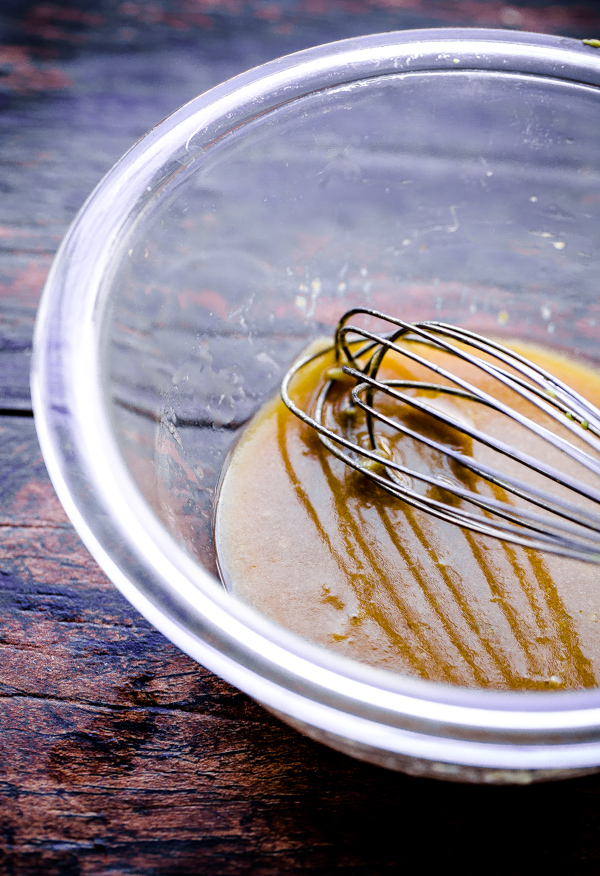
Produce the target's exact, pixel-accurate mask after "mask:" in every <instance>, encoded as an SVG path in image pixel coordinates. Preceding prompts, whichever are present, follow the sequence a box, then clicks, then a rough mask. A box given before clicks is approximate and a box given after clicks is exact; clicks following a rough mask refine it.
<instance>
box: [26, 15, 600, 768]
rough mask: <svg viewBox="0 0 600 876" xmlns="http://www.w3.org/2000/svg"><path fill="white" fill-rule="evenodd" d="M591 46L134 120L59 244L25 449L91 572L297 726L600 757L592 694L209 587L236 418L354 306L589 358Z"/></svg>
mask: <svg viewBox="0 0 600 876" xmlns="http://www.w3.org/2000/svg"><path fill="white" fill-rule="evenodd" d="M599 85H600V52H599V51H598V50H595V49H593V48H591V47H586V46H584V45H582V44H580V43H578V42H576V41H573V40H568V39H560V38H555V37H549V36H541V35H535V34H515V33H508V32H503V31H485V30H430V31H410V32H404V33H388V34H383V35H378V36H366V37H363V38H359V39H353V40H348V41H345V42H341V43H337V44H332V45H327V46H323V47H319V48H315V49H311V50H308V51H305V52H301V53H300V54H297V55H293V56H290V57H286V58H282V59H280V60H277V61H274V62H272V63H270V64H267V65H265V66H264V67H261V68H258V69H255V70H251V71H250V72H248V73H245V74H243V75H242V76H239V77H237V78H236V79H234V80H232V81H230V82H226V83H225V84H223V85H220V86H219V87H217V88H215V89H214V90H213V91H211V92H209V93H208V94H205V95H202V96H200V97H198V98H197V99H195V100H193V101H192V102H191V103H189V104H187V105H186V106H184V107H183V108H181V109H180V110H179V111H177V112H176V113H174V114H173V115H172V116H170V117H169V118H167V119H166V120H165V121H163V122H162V123H161V124H160V125H158V126H157V127H156V128H154V129H153V130H152V131H150V132H149V133H148V134H147V135H146V136H145V137H144V138H143V139H142V140H141V141H140V142H139V143H137V144H136V145H135V146H134V147H133V148H132V149H131V151H130V152H128V153H127V154H126V155H125V156H124V158H122V159H121V161H120V162H119V163H118V164H117V165H116V166H115V167H114V168H113V170H112V171H111V172H110V173H109V174H108V175H107V176H106V178H105V179H104V180H103V181H102V183H101V184H100V185H99V186H98V188H97V189H96V191H95V192H94V193H93V194H92V196H91V197H90V198H89V200H88V201H87V203H86V204H85V206H84V207H83V209H82V211H81V212H80V214H79V216H78V217H77V219H76V221H75V223H74V224H73V227H72V228H71V230H70V232H69V234H68V235H67V237H66V239H65V241H64V242H63V244H62V246H61V248H60V251H59V253H58V255H57V257H56V261H55V263H54V266H53V269H52V271H51V274H50V276H49V279H48V283H47V287H46V290H45V292H44V296H43V300H42V304H41V307H40V312H39V319H38V323H37V328H36V337H35V351H34V364H33V377H32V386H33V398H34V405H35V415H36V422H37V426H38V430H39V437H40V441H41V444H42V449H43V452H44V456H45V459H46V462H47V465H48V469H49V471H50V474H51V477H52V479H53V482H54V484H55V487H56V489H57V491H58V493H59V496H60V498H61V499H62V501H63V503H64V505H65V507H66V509H67V511H68V513H69V515H70V517H71V519H72V520H73V522H74V524H75V526H76V528H77V530H78V531H79V533H80V535H81V537H82V538H83V540H84V542H85V543H86V545H87V547H88V548H89V550H90V551H91V553H92V554H93V555H94V557H95V558H96V559H97V561H98V562H99V563H100V565H101V566H102V568H103V569H104V570H105V571H106V573H107V574H108V575H109V576H110V578H111V579H112V580H113V581H114V583H115V584H116V586H117V587H118V588H119V589H120V590H121V591H122V592H123V593H124V594H125V596H126V597H127V598H128V599H129V600H130V601H131V602H132V603H133V604H134V605H135V606H136V607H137V608H138V609H139V611H140V612H142V614H144V615H145V616H146V617H147V618H148V619H149V620H150V621H151V622H152V623H153V624H154V625H155V626H156V627H157V628H158V629H160V630H161V631H162V632H163V633H164V634H165V635H166V636H168V637H169V638H170V639H171V640H172V641H173V642H175V643H176V644H177V645H178V646H179V647H180V648H182V649H183V650H184V651H186V652H187V653H188V654H190V655H191V656H192V657H193V658H195V659H196V660H198V661H199V662H201V663H202V664H204V665H205V666H207V667H209V668H210V669H211V670H213V671H214V672H216V673H218V674H220V675H221V676H223V677H224V678H226V679H227V680H228V681H230V682H231V683H233V684H234V685H236V686H237V687H239V688H240V689H242V690H244V691H246V692H247V693H248V694H249V695H250V696H252V697H254V698H255V699H257V700H259V701H260V702H261V703H263V704H264V705H265V706H266V707H267V708H269V709H271V710H272V711H274V712H276V713H277V714H279V715H280V716H281V717H282V718H283V720H285V721H287V722H288V723H290V724H292V725H293V726H295V727H297V728H298V729H300V730H302V731H304V732H306V733H308V734H309V735H311V736H313V737H314V738H316V739H320V740H322V741H323V742H325V743H327V744H329V745H331V746H333V747H335V748H338V749H340V750H342V751H345V752H348V753H349V754H352V755H354V756H356V757H359V758H363V759H366V760H370V761H372V762H374V763H378V764H382V765H384V766H387V767H390V768H393V769H400V770H405V771H407V772H411V773H414V774H425V775H433V776H441V777H447V778H448V777H449V778H457V779H460V780H463V781H485V782H506V781H531V780H534V779H540V778H548V777H555V776H566V775H572V774H575V773H578V772H582V771H586V770H588V771H589V770H595V769H597V768H599V767H600V694H599V693H598V691H597V690H587V691H582V692H575V693H521V694H510V693H502V692H493V691H477V690H466V689H461V688H456V687H449V686H444V685H439V684H432V683H427V682H424V681H418V680H415V679H409V678H405V677H402V676H400V675H397V674H393V673H391V672H385V671H382V670H376V669H372V668H369V667H366V666H363V665H359V664H357V663H353V662H351V661H349V660H345V659H344V658H342V657H339V656H337V655H335V654H331V653H328V652H327V651H325V650H323V649H322V648H319V647H317V646H315V645H311V644H310V643H308V642H306V641H304V640H302V639H300V638H298V637H296V636H294V635H293V634H292V633H290V632H289V631H287V630H285V629H282V628H280V627H278V626H276V625H275V624H274V623H272V622H270V621H269V620H267V619H266V618H264V617H262V616H261V615H259V614H258V613H257V612H256V611H254V610H253V609H252V608H251V607H249V606H248V605H245V604H242V603H241V602H240V601H237V600H236V599H235V598H233V597H232V596H230V595H229V594H228V593H226V592H225V591H224V590H223V588H222V587H221V586H220V584H219V582H218V580H217V579H216V575H215V552H214V544H213V535H212V515H213V503H214V499H215V489H216V486H217V483H218V478H219V472H220V469H221V466H222V464H223V461H224V459H225V457H226V455H227V453H228V450H229V449H230V447H231V446H232V444H233V442H234V441H235V440H236V436H237V435H238V433H239V431H240V429H241V428H242V427H243V425H244V423H246V422H247V420H248V418H249V417H250V416H251V415H252V414H253V413H254V412H255V411H256V410H257V409H258V407H259V406H260V404H261V403H262V402H263V401H264V400H266V399H267V398H268V397H269V396H271V395H272V393H273V392H274V391H275V390H276V388H277V386H278V384H279V382H280V380H281V377H282V375H283V373H284V372H285V370H286V368H287V366H288V365H289V363H290V362H291V360H292V359H293V357H294V356H295V355H296V354H297V353H298V352H299V351H300V350H301V349H302V348H303V347H304V346H305V345H306V343H307V342H308V341H309V340H310V339H311V338H313V337H315V336H317V335H321V334H323V333H330V332H331V330H332V326H333V325H334V324H335V322H336V320H337V318H338V317H339V316H340V315H341V313H342V312H343V311H344V310H345V309H346V308H348V307H350V306H354V305H358V304H366V305H370V306H374V307H378V308H380V309H382V310H386V311H389V312H394V313H396V314H400V315H402V316H403V317H404V318H408V319H410V318H419V319H423V318H427V317H430V316H432V315H435V316H436V317H442V318H444V319H446V320H448V321H451V322H456V323H460V324H463V325H468V326H470V327H473V328H474V329H475V330H478V331H482V332H484V333H490V332H492V333H493V334H494V335H496V336H498V335H502V334H507V335H510V337H515V336H517V337H521V338H523V339H526V340H533V341H543V342H544V343H546V344H551V345H553V346H556V347H557V348H558V349H560V350H561V351H563V352H567V353H568V352H570V351H576V352H577V353H578V355H579V356H584V357H587V358H588V359H589V360H590V361H591V362H592V363H596V364H597V365H598V366H599V367H600V344H599V340H600V308H599V304H598V295H597V284H598V277H599V276H600V248H599V246H598V242H599V232H600V150H599V149H598V142H599V135H600V123H599V119H600V92H599V91H598V86H599Z"/></svg>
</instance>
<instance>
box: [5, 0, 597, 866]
mask: <svg viewBox="0 0 600 876" xmlns="http://www.w3.org/2000/svg"><path fill="white" fill-rule="evenodd" d="M448 25H466V26H473V25H480V26H489V27H507V28H516V29H523V30H538V31H544V32H548V33H557V34H563V35H567V36H573V37H577V38H587V37H595V36H600V8H599V7H598V6H597V4H596V3H592V2H579V3H577V2H574V3H566V2H561V3H554V4H553V5H552V6H548V7H546V4H545V3H543V2H537V0H528V2H526V0H519V2H515V3H510V5H509V4H505V3H503V2H484V0H458V2H445V0H437V2H436V0H432V2H428V0H369V2H358V0H333V2H328V0H223V2H211V0H148V2H141V0H96V2H94V3H92V2H88V3H86V2H84V0H71V2H67V0H63V2H55V3H51V2H48V3H42V2H31V0H2V4H1V5H0V496H1V499H2V501H1V503H0V751H1V755H0V873H2V874H4V873H5V874H10V876H12V874H15V876H18V874H28V873H41V874H48V876H52V874H68V876H71V874H72V876H78V874H93V876H97V874H183V873H192V874H196V873H197V874H246V873H248V874H280V873H281V874H288V873H289V874H294V873H304V872H307V873H311V874H329V873H334V872H335V873H337V872H339V873H342V874H380V873H395V872H401V871H402V869H403V867H404V866H406V865H408V866H411V867H412V868H415V867H418V869H419V871H422V872H428V871H432V870H433V868H434V867H436V868H437V867H440V866H449V865H451V864H458V865H460V866H462V867H463V869H464V872H467V873H470V872H480V871H484V872H486V871H487V872H492V873H494V872H500V871H503V872H507V873H510V874H520V873H529V872H534V873H535V872H539V871H540V870H541V869H549V870H551V871H552V870H555V871H557V870H559V869H561V870H563V871H564V872H567V873H569V874H578V873H597V872H598V871H599V869H600V776H598V777H594V776H592V777H588V778H584V779H579V780H572V781H569V782H561V783H554V784H548V785H538V786H532V787H522V788H521V787H509V788H493V787H470V786H461V785H453V784H443V783H437V782H433V781H426V780H417V779H413V778H410V777H407V776H403V775H400V774H393V773H388V772H385V771H384V770H380V769H377V768H375V767H371V766H369V765H365V764H361V763H358V762H355V761H353V760H350V759H348V758H346V757H344V756H342V755H340V754H337V753H335V752H332V751H329V750H327V749H325V748H323V747H321V746H319V745H317V744H315V743H313V742H311V741H309V740H307V739H305V738H303V737H301V736H299V735H298V734H297V733H295V732H293V731H292V730H289V729H288V728H286V727H285V726H283V725H282V724H280V723H279V722H278V721H276V720H275V719H274V718H272V717H271V716H270V715H268V714H267V713H266V712H264V711H263V710H262V709H261V708H260V707H259V706H257V705H256V704H254V703H253V702H252V701H250V700H249V699H248V698H247V697H246V696H244V695H243V694H241V693H239V692H238V691H236V690H234V689H233V688H231V687H230V686H229V685H227V684H226V683H225V682H223V681H221V680H220V679H218V678H216V677H215V676H214V675H212V674H211V673H210V672H208V671H207V670H205V669H203V668H202V667H201V666H198V665H197V664H195V663H193V662H192V661H191V660H189V659H188V658H187V657H186V656H184V655H183V654H181V653H180V652H179V651H178V650H177V649H176V648H174V647H173V646H172V645H171V644H170V643H169V642H168V641H166V640H165V639H164V638H163V637H162V636H161V635H160V634H159V633H157V632H156V631H155V630H154V629H152V628H151V627H150V626H149V624H148V623H147V622H146V621H145V620H144V619H143V618H141V617H140V616H139V615H138V614H137V613H136V612H135V610H134V609H132V608H131V607H130V606H129V605H128V603H126V602H125V600H124V599H123V598H122V597H121V596H120V594H119V593H118V592H117V591H116V590H115V589H114V588H113V587H112V585H111V584H110V583H109V582H108V580H107V579H106V578H105V576H104V575H103V573H102V572H101V571H100V570H99V569H98V567H97V566H96V564H95V563H94V562H93V561H92V560H91V558H90V557H89V555H88V554H87V552H86V550H85V549H84V547H83V546H82V544H81V542H80V541H79V539H78V537H77V536H76V534H75V533H74V531H73V529H72V527H71V525H70V524H69V522H68V521H67V519H66V517H65V515H64V512H63V511H62V509H61V507H60V505H59V503H58V500H57V499H56V497H55V495H54V493H53V490H52V487H51V485H50V483H49V480H48V477H47V475H46V472H45V468H44V464H43V462H42V459H41V455H40V450H39V447H38V444H37V440H36V437H35V432H34V425H33V419H32V416H31V402H30V396H29V388H28V371H29V361H30V354H31V339H32V330H33V322H34V317H35V311H36V307H37V303H38V300H39V296H40V292H41V289H42V285H43V282H44V279H45V277H46V274H47V271H48V268H49V265H50V262H51V260H52V256H53V254H54V252H55V250H56V248H57V246H58V243H59V242H60V240H61V238H62V236H63V235H64V233H65V231H66V230H67V227H68V225H69V223H70V222H71V220H72V219H73V217H74V215H75V213H76V211H77V209H78V208H79V207H80V206H81V204H82V202H83V200H84V198H85V197H86V195H87V194H88V193H89V192H90V191H91V189H92V188H93V186H94V185H95V184H96V182H98V180H99V179H100V178H101V177H102V175H103V174H104V173H105V172H106V171H107V170H108V169H109V168H110V166H111V165H112V164H113V162H114V161H115V160H116V159H117V158H118V157H119V156H120V155H121V154H122V153H123V152H124V151H125V150H126V149H127V148H128V146H130V145H131V144H132V143H133V142H134V141H135V140H136V139H137V138H138V137H139V136H140V135H141V134H143V133H144V131H145V130H147V129H148V128H149V127H150V126H152V125H153V124H155V123H156V122H157V121H159V120H160V119H161V118H162V117H163V116H165V115H166V114H167V113H169V112H170V111H172V110H174V109H176V108H177V107H178V106H179V105H181V104H182V103H183V102H185V101H186V100H188V99H190V98H191V97H193V96H195V95H196V94H198V93H200V92H202V91H204V90H206V89H207V88H209V87H210V86H212V85H214V84H217V83H218V82H220V81H222V80H223V79H226V78H228V77H230V76H232V75H234V74H235V73H238V72H240V71H242V70H244V69H246V68H248V67H251V66H254V65H256V64H259V63H262V62H264V61H267V60H269V59H271V58H274V57H277V56H278V55H281V54H285V53H287V52H291V51H295V50H298V49H301V48H305V47H308V46H310V45H315V44H317V43H321V42H326V41H329V40H333V39H338V38H343V37H349V36H354V35H358V34H361V33H369V32H377V31H383V30H393V29H402V28H414V27H430V26H448Z"/></svg>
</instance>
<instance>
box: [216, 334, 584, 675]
mask: <svg viewBox="0 0 600 876" xmlns="http://www.w3.org/2000/svg"><path fill="white" fill-rule="evenodd" d="M511 346H513V348H517V349H518V350H519V351H520V352H523V353H524V354H525V355H527V356H529V357H530V358H532V359H535V361H537V362H539V363H540V364H541V365H543V366H544V367H545V368H547V370H548V371H550V372H552V373H554V374H556V375H557V376H559V377H560V378H562V379H563V380H564V381H565V383H568V384H569V385H571V386H572V387H573V388H575V389H576V390H578V391H579V392H580V393H581V394H582V395H584V396H586V397H587V398H588V399H589V400H590V401H592V402H593V403H595V404H596V405H598V406H600V373H597V372H595V371H593V370H591V369H590V368H588V367H587V366H584V365H582V364H578V363H575V362H573V361H571V360H568V359H566V358H563V357H561V356H559V355H556V354H554V353H553V352H552V351H549V350H547V349H542V348H530V347H526V346H524V345H515V344H512V345H511ZM328 365H331V360H329V361H328V362H327V361H325V360H323V359H318V360H316V361H315V363H314V364H313V365H311V366H310V367H309V368H307V369H305V371H304V372H303V374H302V376H299V377H298V378H297V379H296V380H295V383H294V387H293V395H294V398H295V399H296V400H299V402H300V404H301V406H303V407H306V406H307V405H308V406H310V403H311V399H314V397H315V395H316V392H317V390H318V388H319V386H320V384H322V380H323V373H324V371H325V370H326V368H327V366H328ZM388 368H391V369H392V371H393V372H394V374H397V373H398V372H400V371H401V372H402V376H403V375H404V373H406V370H405V368H404V367H402V368H400V366H397V365H394V364H393V363H392V364H391V365H390V366H388ZM394 369H395V370H394ZM411 376H412V375H411ZM496 391H497V386H496ZM440 403H443V404H446V403H447V401H445V400H444V401H443V402H440ZM461 415H462V416H472V417H473V418H476V419H477V420H478V422H479V421H480V420H481V419H482V418H483V419H485V417H486V416H487V417H493V416H498V415H495V414H493V413H490V414H485V413H483V414H482V413H481V411H480V410H479V409H478V410H477V411H468V410H467V411H466V413H465V411H464V410H463V412H462V414H461ZM330 416H333V417H335V418H341V417H342V416H343V411H342V406H341V403H340V407H339V409H336V406H335V403H334V404H333V405H332V410H331V413H330ZM407 416H412V415H407ZM421 425H422V424H421ZM487 426H488V427H489V428H491V429H496V428H497V429H499V430H502V429H503V430H505V431H506V432H507V439H512V440H513V441H514V440H519V441H520V442H524V443H525V444H526V445H527V444H528V442H529V445H528V446H527V449H528V450H529V452H532V453H534V454H535V453H540V454H542V453H543V454H547V453H548V451H547V450H545V449H544V448H539V447H536V444H535V440H536V439H535V438H530V437H528V436H527V435H520V434H519V435H518V436H515V433H514V431H513V427H512V426H507V425H506V424H504V423H498V424H496V423H494V422H493V421H490V422H488V423H487ZM436 428H437V427H436ZM444 428H446V429H448V427H444ZM358 433H359V434H360V426H359V427H358ZM438 434H439V430H438ZM384 440H387V441H388V442H389V446H390V448H391V452H392V453H393V454H395V453H396V452H399V450H398V447H396V446H395V445H394V441H395V440H397V439H396V438H395V436H394V433H390V434H389V435H388V436H387V439H385V438H384ZM447 440H449V441H451V442H452V441H454V442H455V443H456V442H460V443H461V446H462V448H463V450H466V451H467V452H472V453H474V454H483V455H485V453H486V452H487V451H486V449H485V448H483V449H480V448H474V447H471V445H470V443H468V442H469V441H470V439H465V438H464V436H463V437H461V436H457V435H449V436H447ZM401 452H402V453H403V454H404V455H405V457H407V456H408V457H410V461H411V464H414V465H422V466H424V467H425V468H426V469H427V468H429V469H431V470H436V471H437V472H438V473H439V472H442V474H443V473H444V466H446V467H448V466H450V468H449V469H448V477H454V478H456V476H457V474H456V471H455V470H454V469H452V466H451V464H450V463H448V460H447V459H445V458H443V457H441V456H437V457H435V454H434V455H432V453H431V452H429V451H426V450H423V448H422V446H421V445H418V446H417V445H415V446H412V447H411V446H408V445H407V443H406V441H404V443H403V445H402V451H401ZM434 457H435V458H434ZM451 469H452V470H451ZM461 477H462V478H463V479H467V480H468V478H469V477H470V478H471V479H473V476H472V475H470V476H469V475H465V474H464V473H463V474H462V475H461ZM465 482H466V480H465ZM486 488H488V487H486ZM490 489H492V488H490ZM494 489H497V488H494ZM215 533H216V542H217V550H218V554H219V564H220V569H221V572H222V577H223V579H224V581H225V584H226V586H227V587H228V588H229V589H230V590H231V591H232V592H233V593H234V594H236V595H237V596H238V597H239V598H241V599H242V600H245V601H246V602H248V603H250V604H251V605H253V606H254V607H255V608H257V609H258V610H259V611H261V612H262V613H264V614H265V615H267V616H268V617H270V618H271V619H273V620H275V621H276V622H278V623H280V624H282V625H283V626H285V627H287V628H288V629H290V630H292V631H293V632H295V633H298V634H299V635H300V636H303V637H304V638H306V639H308V640H310V641H311V642H314V643H318V644H320V645H322V646H324V647H326V648H330V649H333V650H335V651H337V652H339V653H341V654H343V655H345V656H347V657H350V658H352V659H355V660H358V661H361V662H363V663H367V664H370V665H373V666H377V667H380V668H385V669H389V670H393V671H396V672H399V673H402V674H405V675H409V676H413V677H417V678H422V679H430V680H434V681H439V682H446V683H449V684H454V685H461V686H465V687H475V688H493V689H512V690H565V689H579V688H585V687H594V686H596V684H597V683H598V679H599V678H600V566H596V565H591V564H586V563H583V562H581V561H578V560H571V559H565V558H562V557H557V556H554V555H550V554H547V553H541V552H538V551H536V550H533V549H531V548H523V547H520V546H516V545H511V544H508V543H505V542H501V541H498V540H496V539H493V538H490V537H485V536H481V535H478V534H475V533H472V532H468V531H466V530H463V529H460V528H458V527H456V526H453V525H451V524H449V523H444V522H443V521H439V520H436V519H434V518H432V517H430V516H428V515H427V514H424V513H422V512H419V511H416V510H413V509H411V508H410V507H408V506H407V505H406V504H405V503H403V502H401V501H399V500H397V499H394V498H392V497H390V496H388V495H387V494H386V493H385V492H383V491H382V490H380V489H379V488H378V487H377V486H375V485H373V484H370V483H369V482H368V481H367V480H366V479H365V478H364V476H362V475H360V474H357V473H356V472H353V471H352V470H351V469H349V468H348V467H347V466H346V465H345V464H344V463H343V462H342V461H340V460H338V459H336V458H335V457H333V456H332V455H331V454H330V453H328V451H327V450H325V449H324V448H323V447H322V445H321V443H320V441H319V439H318V437H317V436H316V434H315V433H314V432H313V431H312V430H311V429H310V428H309V427H307V426H306V425H305V424H303V423H302V422H301V421H299V420H298V419H297V418H296V417H294V416H293V415H292V414H291V413H290V412H289V411H288V410H287V408H286V407H285V406H284V405H283V403H282V402H281V400H280V399H279V397H276V398H273V399H272V400H271V401H270V402H268V403H267V404H266V405H265V406H264V407H263V408H262V409H261V410H260V411H259V412H258V414H257V415H256V416H255V417H254V419H253V420H252V422H251V424H250V425H249V426H248V427H247V429H246V431H245V433H244V434H243V436H242V438H241V439H240V441H239V443H238V445H237V446H236V449H235V451H234V452H233V454H232V456H231V459H230V461H229V463H228V466H227V469H226V471H225V473H224V476H223V480H222V485H221V490H220V495H219V501H218V506H217V511H216V516H215Z"/></svg>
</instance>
